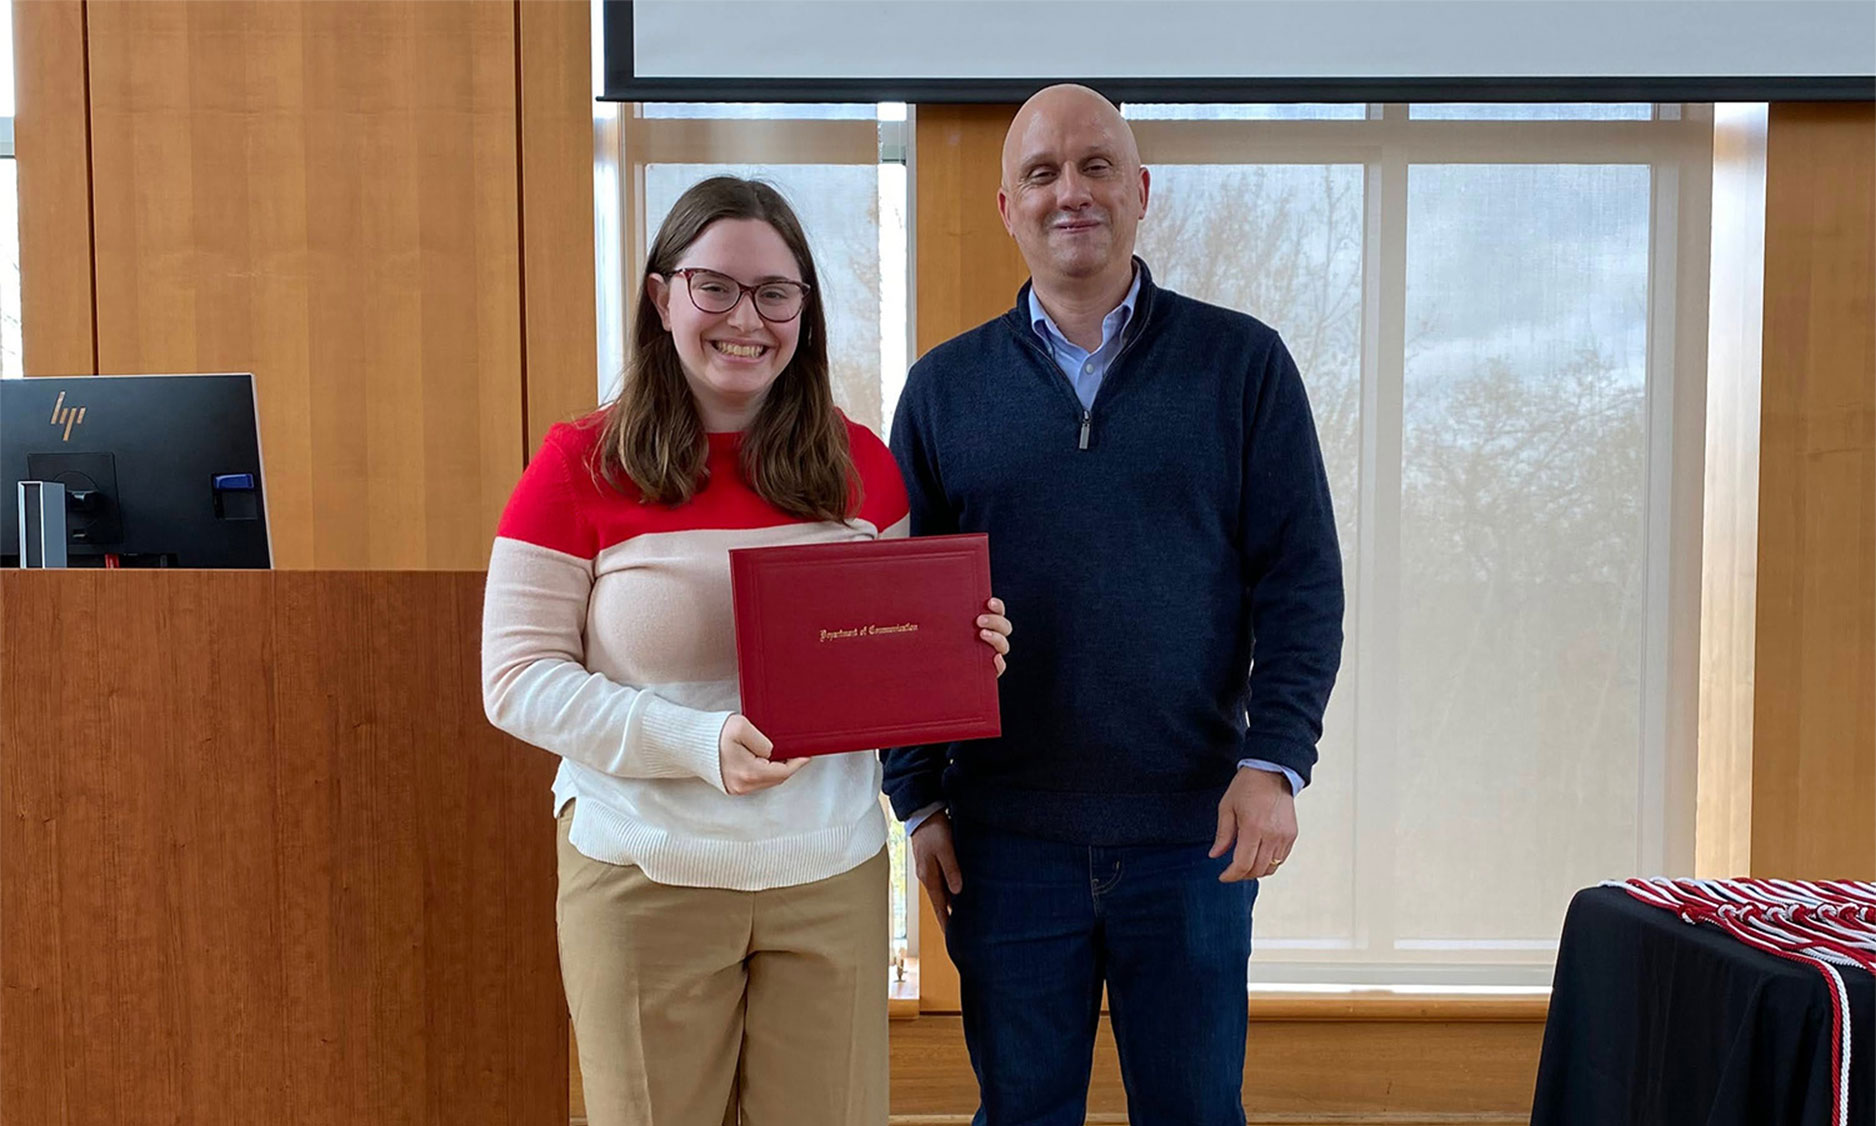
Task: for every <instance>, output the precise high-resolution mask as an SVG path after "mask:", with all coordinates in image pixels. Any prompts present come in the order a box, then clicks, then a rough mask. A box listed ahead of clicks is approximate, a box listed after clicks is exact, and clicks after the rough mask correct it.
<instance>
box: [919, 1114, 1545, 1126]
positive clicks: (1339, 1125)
mask: <svg viewBox="0 0 1876 1126" xmlns="http://www.w3.org/2000/svg"><path fill="white" fill-rule="evenodd" d="M886 1121H887V1122H888V1123H889V1124H890V1126H970V1122H971V1116H970V1115H968V1114H895V1115H893V1116H892V1117H890V1118H888V1119H887V1120H886ZM1529 1121H1530V1118H1529V1117H1528V1116H1526V1117H1522V1118H1520V1117H1518V1116H1516V1115H1509V1116H1507V1115H1502V1114H1486V1115H1478V1114H1447V1115H1437V1116H1434V1117H1431V1118H1429V1117H1427V1116H1426V1115H1413V1116H1410V1117H1407V1118H1402V1117H1400V1116H1398V1115H1392V1114H1357V1115H1346V1114H1330V1115H1317V1116H1315V1117H1312V1118H1297V1117H1295V1116H1293V1115H1280V1116H1278V1117H1275V1118H1273V1117H1271V1116H1269V1115H1264V1114H1251V1113H1249V1112H1246V1114H1245V1122H1246V1123H1247V1124H1248V1126H1526V1124H1527V1123H1528V1122H1529ZM1084 1122H1085V1123H1086V1126H1127V1116H1126V1115H1124V1114H1090V1115H1089V1116H1088V1117H1087V1118H1086V1119H1084Z"/></svg>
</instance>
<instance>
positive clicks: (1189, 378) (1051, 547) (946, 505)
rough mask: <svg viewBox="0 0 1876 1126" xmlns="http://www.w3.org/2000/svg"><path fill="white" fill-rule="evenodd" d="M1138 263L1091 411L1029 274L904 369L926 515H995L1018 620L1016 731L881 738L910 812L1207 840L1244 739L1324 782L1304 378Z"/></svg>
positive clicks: (970, 524) (1331, 616)
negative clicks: (1319, 755)
mask: <svg viewBox="0 0 1876 1126" xmlns="http://www.w3.org/2000/svg"><path fill="white" fill-rule="evenodd" d="M1138 268H1139V269H1140V270H1141V271H1142V275H1141V276H1142V281H1141V286H1140V296H1139V300H1138V302H1137V305H1136V307H1135V310H1134V315H1133V318H1132V320H1131V321H1130V322H1129V324H1128V327H1127V330H1126V333H1125V336H1124V337H1123V342H1122V347H1121V351H1120V352H1119V354H1118V355H1117V356H1116V357H1115V360H1114V362H1113V364H1112V365H1111V366H1110V367H1109V369H1108V372H1107V374H1106V376H1105V378H1104V379H1103V380H1102V383H1101V386H1100V390H1099V392H1098V393H1097V394H1096V396H1095V399H1094V405H1093V407H1092V408H1091V409H1089V410H1086V411H1084V410H1083V409H1082V405H1081V402H1080V400H1079V399H1077V398H1076V396H1075V392H1074V389H1073V387H1072V386H1071V385H1070V384H1069V381H1068V379H1067V377H1066V376H1064V375H1063V374H1062V372H1061V369H1060V368H1058V367H1057V366H1056V364H1055V361H1054V359H1053V358H1052V357H1051V356H1050V355H1049V353H1048V350H1047V348H1046V347H1045V345H1044V344H1043V342H1042V341H1041V340H1040V339H1038V338H1037V336H1036V334H1035V332H1034V331H1033V329H1032V327H1031V325H1030V322H1029V317H1028V316H1027V313H1026V310H1027V309H1028V307H1029V304H1028V287H1027V286H1025V287H1024V289H1023V291H1022V292H1021V293H1019V294H1018V296H1017V301H1016V307H1015V308H1014V309H1013V310H1011V311H1010V312H1009V313H1006V314H1005V315H1003V316H1002V317H999V318H998V319H996V320H994V321H991V322H989V323H988V324H984V325H980V326H978V327H977V328H975V329H972V330H971V331H969V332H967V333H964V334H963V335H961V336H958V337H956V338H954V339H952V340H950V341H947V342H946V343H944V344H942V345H940V346H938V347H937V348H934V349H933V350H932V351H931V352H930V353H929V354H927V355H926V356H925V357H924V358H922V359H921V360H919V362H918V363H917V364H915V365H914V366H913V368H912V371H911V373H910V375H909V376H908V377H907V380H906V387H905V392H904V395H903V396H902V397H901V399H900V401H899V405H898V408H897V411H896V415H895V418H894V420H893V427H892V451H893V454H894V456H895V457H896V458H897V459H898V462H899V467H900V469H901V471H902V472H903V473H904V476H905V482H906V489H907V492H908V494H909V496H910V499H911V515H912V533H913V534H914V535H938V534H944V533H949V532H985V533H988V535H989V540H990V572H991V586H992V589H993V590H995V592H996V594H997V597H999V598H1001V599H1003V601H1004V603H1005V604H1006V605H1007V607H1008V609H1009V616H1010V620H1011V621H1012V622H1013V623H1014V624H1015V627H1016V628H1015V632H1014V634H1013V636H1012V641H1013V642H1014V650H1013V652H1012V655H1011V658H1010V664H1009V670H1008V671H1007V672H1006V673H1005V674H1004V676H1003V678H1002V680H1001V681H1000V682H999V688H1000V692H1001V697H1002V719H1003V734H1002V736H1001V737H999V738H996V739H984V740H976V741H972V742H966V743H954V744H946V745H929V746H920V747H900V748H895V749H892V750H889V751H886V752H884V753H883V755H882V758H883V759H884V762H885V779H886V782H885V786H886V792H887V794H888V795H889V796H890V798H891V799H892V804H893V809H894V811H895V812H897V813H898V815H899V816H900V817H901V818H903V817H906V816H909V815H910V814H912V813H914V812H916V811H917V810H919V809H921V808H923V807H925V806H926V805H929V804H931V803H932V802H935V801H939V800H943V801H945V802H947V803H948V804H949V806H950V808H951V811H952V813H953V814H954V815H956V816H958V817H961V818H965V819H970V820H977V821H981V822H985V823H988V824H991V825H994V826H997V827H999V828H1003V829H1007V830H1010V831H1014V832H1020V833H1027V834H1030V835H1032V836H1038V837H1045V838H1050V839H1054V840H1062V841H1071V842H1076V843H1085V844H1102V845H1125V844H1173V843H1185V842H1196V841H1209V840H1211V839H1212V836H1213V834H1214V832H1215V830H1216V828H1217V806H1218V800H1219V798H1220V797H1221V796H1223V794H1224V791H1225V787H1226V786H1227V785H1229V784H1230V782H1231V779H1232V777H1233V775H1234V774H1235V772H1236V770H1237V762H1238V760H1239V759H1242V758H1258V759H1264V760H1267V761H1270V762H1274V763H1277V764H1279V765H1282V766H1287V767H1289V768H1290V769H1292V770H1294V771H1296V772H1297V774H1299V775H1301V776H1302V777H1303V778H1304V779H1305V780H1307V779H1308V778H1309V775H1310V768H1311V767H1312V766H1313V765H1314V763H1315V761H1316V741H1317V739H1318V738H1319V737H1320V736H1321V733H1322V713H1323V708H1324V706H1325V705H1326V704H1327V702H1328V697H1329V689H1330V687H1331V686H1332V685H1333V684H1334V681H1335V675H1336V671H1337V668H1338V667H1339V665H1340V662H1341V651H1342V603H1343V594H1342V567H1341V554H1340V551H1339V549H1338V547H1337V543H1336V532H1335V518H1334V514H1333V511H1332V508H1331V503H1330V498H1329V486H1328V481H1327V478H1326V476H1325V474H1324V472H1323V466H1322V455H1321V450H1320V449H1319V447H1318V445H1317V441H1316V429H1315V423H1314V420H1313V419H1312V417H1311V414H1310V410H1309V403H1308V400H1307V398H1306V397H1305V395H1304V390H1303V382H1302V379H1301V377H1300V375H1299V374H1298V372H1297V370H1296V365H1295V363H1294V361H1292V360H1291V358H1290V355H1289V352H1288V350H1287V349H1286V348H1285V347H1284V346H1283V342H1282V341H1281V340H1280V339H1279V338H1278V336H1277V334H1276V333H1275V332H1274V331H1272V330H1271V329H1270V328H1269V327H1267V326H1266V325H1264V324H1262V323H1260V322H1258V321H1257V320H1255V319H1253V318H1251V317H1248V316H1245V315H1243V314H1241V313H1236V312H1232V311H1230V310H1228V309H1221V308H1218V307H1216V306H1213V305H1207V304H1204V303H1203V302H1199V301H1194V300H1192V299H1191V298H1188V297H1182V296H1180V295H1179V294H1177V293H1173V292H1171V291H1170V290H1164V289H1160V288H1158V287H1156V286H1155V285H1154V284H1153V280H1152V276H1151V275H1150V274H1148V273H1146V272H1145V271H1146V266H1145V265H1144V264H1143V263H1142V264H1139V265H1138ZM1253 657H1254V658H1255V659H1253Z"/></svg>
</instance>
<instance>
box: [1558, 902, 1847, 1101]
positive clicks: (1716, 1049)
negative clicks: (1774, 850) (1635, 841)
mask: <svg viewBox="0 0 1876 1126" xmlns="http://www.w3.org/2000/svg"><path fill="white" fill-rule="evenodd" d="M1837 972H1838V973H1840V974H1841V975H1842V976H1843V980H1844V984H1845V986H1846V987H1847V990H1848V993H1849V997H1850V1012H1851V1028H1850V1030H1849V1031H1850V1033H1851V1034H1852V1036H1853V1041H1852V1043H1853V1045H1854V1051H1853V1052H1852V1054H1851V1074H1850V1102H1849V1108H1850V1114H1849V1122H1850V1123H1851V1126H1876V1081H1873V1080H1876V1070H1873V1068H1872V1065H1873V1064H1876V980H1873V979H1872V978H1871V976H1870V974H1869V973H1867V972H1866V971H1863V970H1858V969H1852V968H1849V967H1839V968H1838V971H1837ZM1833 1008H1834V1006H1833V1004H1832V1001H1831V994H1830V987H1829V986H1828V985H1827V984H1826V982H1825V980H1824V977H1823V975H1822V974H1820V973H1819V972H1818V971H1817V970H1816V969H1815V968H1813V967H1811V966H1808V965H1803V964H1801V963H1798V962H1792V961H1787V960H1785V959H1783V958H1780V957H1778V956H1777V955H1775V954H1770V953H1767V952H1765V951H1762V950H1757V949H1754V948H1753V947H1751V946H1748V945H1747V944H1745V943H1744V942H1741V941H1739V940H1738V939H1735V938H1733V937H1732V936H1731V935H1728V934H1726V933H1725V932H1723V931H1721V930H1719V929H1718V928H1716V927H1712V926H1693V925H1690V924H1688V923H1684V922H1682V921H1681V920H1680V918H1679V917H1678V916H1676V915H1675V914H1674V913H1673V912H1671V911H1666V910H1663V909H1661V908H1659V907H1655V906H1652V905H1649V904H1646V903H1642V902H1639V901H1637V900H1636V899H1634V898H1633V897H1631V896H1630V895H1629V894H1628V893H1627V892H1626V891H1624V890H1622V889H1621V888H1619V887H1594V888H1586V889H1584V890H1583V891H1580V892H1578V893H1577V895H1576V897H1575V899H1574V900H1572V901H1571V904H1570V911H1569V914H1568V916H1567V917H1566V918H1565V920H1564V925H1563V936H1562V941H1561V943H1560V945H1559V948H1558V951H1557V973H1556V980H1555V984H1554V988H1553V990H1552V994H1551V1000H1550V1016H1549V1020H1548V1023H1547V1025H1546V1027H1545V1029H1544V1049H1543V1056H1542V1059H1541V1061H1540V1063H1539V1065H1538V1072H1537V1093H1536V1100H1535V1106H1534V1109H1533V1114H1532V1118H1531V1123H1532V1126H1682V1124H1686V1126H1695V1124H1698V1126H1828V1124H1829V1123H1830V1122H1831V1114H1832V1096H1833V1093H1834V1090H1835V1088H1836V1086H1837V1075H1836V1072H1835V1070H1834V1067H1833V1065H1832V1060H1831V1019H1832V1017H1831V1014H1832V1010H1833Z"/></svg>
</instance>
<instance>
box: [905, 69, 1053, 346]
mask: <svg viewBox="0 0 1876 1126" xmlns="http://www.w3.org/2000/svg"><path fill="white" fill-rule="evenodd" d="M1015 116H1016V107H1015V106H920V107H918V120H917V133H916V135H915V137H914V145H915V146H916V147H915V155H914V157H913V159H914V161H915V164H916V167H915V168H914V169H913V177H914V179H913V197H914V201H915V205H916V208H917V210H916V213H915V214H916V219H915V223H916V229H915V230H914V232H913V237H912V247H913V253H914V255H915V257H916V261H917V284H918V310H917V318H918V320H917V324H918V328H917V332H916V337H917V348H918V354H919V355H921V356H922V355H924V354H925V353H926V352H928V351H930V350H931V349H932V348H934V347H936V346H937V345H939V344H942V343H944V342H945V341H946V340H949V339H950V338H951V337H953V336H956V335H957V334H958V333H960V332H963V331H964V330H965V329H968V328H974V327H976V326H977V325H980V324H982V323H983V322H985V321H987V320H989V319H990V318H992V317H995V316H998V315H1000V314H1002V313H1004V312H1007V311H1008V310H1009V309H1010V307H1011V306H1013V305H1015V304H1016V289H1017V287H1018V286H1020V285H1022V284H1023V282H1025V281H1027V280H1028V279H1029V268H1028V267H1027V266H1025V265H1023V256H1022V254H1021V253H1020V252H1018V250H1017V249H1016V240H1015V239H1012V238H1011V237H1010V235H1009V232H1007V231H1005V230H1004V229H1003V221H1002V219H1000V218H998V216H997V182H998V180H999V179H1000V178H1001V173H1002V161H1003V134H1004V133H1005V132H1007V131H1008V130H1009V127H1010V121H1011V119H1012V118H1014V117H1015Z"/></svg>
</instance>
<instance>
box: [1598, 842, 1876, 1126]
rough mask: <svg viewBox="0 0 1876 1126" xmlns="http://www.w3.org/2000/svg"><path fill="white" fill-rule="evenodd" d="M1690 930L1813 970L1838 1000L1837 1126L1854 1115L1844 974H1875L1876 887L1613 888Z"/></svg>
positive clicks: (1824, 883)
mask: <svg viewBox="0 0 1876 1126" xmlns="http://www.w3.org/2000/svg"><path fill="white" fill-rule="evenodd" d="M1603 886H1605V887H1619V888H1622V889H1623V890H1624V891H1626V892H1628V893H1629V894H1630V895H1631V896H1633V897H1635V898H1636V899H1638V900H1640V901H1642V902H1643V903H1647V904H1650V905H1652V906H1655V907H1659V908H1661V909H1663V910H1666V911H1672V912H1674V913H1675V914H1676V915H1678V916H1679V917H1680V918H1681V920H1682V921H1683V922H1686V923H1689V924H1694V925H1698V924H1701V923H1705V924H1707V925H1709V926H1714V927H1718V928H1720V929H1721V930H1723V931H1725V932H1726V933H1727V934H1730V935H1732V936H1733V937H1734V938H1737V939H1738V940H1739V941H1741V942H1744V943H1746V944H1747V945H1748V946H1751V947H1753V948H1755V949H1758V950H1763V951H1765V952H1766V953H1768V954H1774V955H1777V956H1778V957H1780V958H1784V959H1786V960H1788V961H1793V962H1799V963H1802V964H1804V965H1807V966H1810V967H1812V968H1813V969H1815V970H1817V972H1818V973H1819V974H1820V975H1822V976H1823V978H1824V982H1825V985H1826V986H1827V987H1828V988H1829V990H1830V1000H1831V1030H1830V1031H1831V1035H1830V1051H1831V1066H1832V1069H1833V1070H1834V1071H1835V1072H1836V1076H1837V1084H1836V1098H1835V1100H1834V1110H1835V1113H1834V1114H1833V1115H1832V1122H1833V1123H1834V1126H1848V1124H1849V1115H1850V1054H1851V1047H1852V1045H1851V1035H1850V995H1849V992H1848V990H1846V989H1845V987H1844V983H1843V975H1842V974H1840V973H1838V972H1837V967H1838V966H1853V967H1859V968H1861V969H1864V970H1868V971H1869V972H1871V973H1876V883H1859V882H1855V881H1850V880H1821V881H1812V880H1688V879H1683V880H1671V879H1664V878H1654V879H1642V878H1636V879H1630V880H1610V881H1607V882H1605V883H1604V885H1603Z"/></svg>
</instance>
